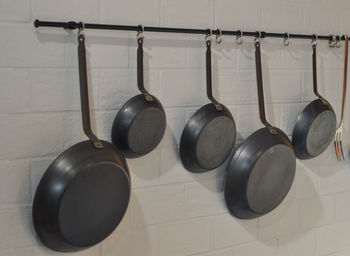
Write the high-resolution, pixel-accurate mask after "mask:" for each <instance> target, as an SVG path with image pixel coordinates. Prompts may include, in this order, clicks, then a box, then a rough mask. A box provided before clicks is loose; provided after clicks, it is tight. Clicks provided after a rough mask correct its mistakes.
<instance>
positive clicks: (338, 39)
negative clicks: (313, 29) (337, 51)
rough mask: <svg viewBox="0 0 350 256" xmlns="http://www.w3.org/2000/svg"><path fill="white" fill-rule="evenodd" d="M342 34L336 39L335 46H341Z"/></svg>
mask: <svg viewBox="0 0 350 256" xmlns="http://www.w3.org/2000/svg"><path fill="white" fill-rule="evenodd" d="M340 40H341V36H336V40H335V47H337V48H340V47H341V43H340Z"/></svg>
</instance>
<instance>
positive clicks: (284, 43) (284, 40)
mask: <svg viewBox="0 0 350 256" xmlns="http://www.w3.org/2000/svg"><path fill="white" fill-rule="evenodd" d="M283 45H284V46H289V33H285V34H284V39H283Z"/></svg>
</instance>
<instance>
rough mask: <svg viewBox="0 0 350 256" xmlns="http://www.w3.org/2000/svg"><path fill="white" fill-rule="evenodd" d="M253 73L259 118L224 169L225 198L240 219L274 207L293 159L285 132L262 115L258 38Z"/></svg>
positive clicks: (287, 185)
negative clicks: (257, 126)
mask: <svg viewBox="0 0 350 256" xmlns="http://www.w3.org/2000/svg"><path fill="white" fill-rule="evenodd" d="M255 61H256V77H257V89H258V99H259V113H260V119H261V122H262V123H263V124H264V125H265V127H264V128H261V129H259V130H257V131H256V132H254V133H253V134H252V135H250V136H249V137H248V138H247V139H246V140H245V141H244V142H243V143H242V144H241V145H240V146H239V147H238V148H237V150H236V151H235V153H234V155H233V157H232V159H231V162H230V164H229V166H228V169H227V177H226V181H225V189H224V190H225V201H226V205H227V207H228V209H229V211H230V212H231V214H232V215H234V216H236V217H238V218H241V219H251V218H256V217H259V216H262V215H264V214H266V213H269V212H271V211H272V210H273V209H275V208H276V207H277V206H278V205H279V204H280V203H281V202H282V200H283V199H284V198H285V196H286V195H287V193H288V191H289V189H290V187H291V186H292V183H293V180H294V175H295V167H296V159H295V154H294V150H293V147H292V144H291V142H290V141H289V139H288V137H287V135H286V134H285V133H284V132H283V131H281V130H280V129H278V128H276V127H272V126H271V125H270V124H269V123H268V122H267V121H266V117H265V106H264V92H263V81H262V68H261V53H260V42H258V41H256V42H255Z"/></svg>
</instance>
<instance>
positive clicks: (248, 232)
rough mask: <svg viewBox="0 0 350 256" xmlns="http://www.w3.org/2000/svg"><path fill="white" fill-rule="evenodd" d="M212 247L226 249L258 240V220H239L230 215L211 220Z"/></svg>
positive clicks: (217, 216) (215, 217) (214, 217)
mask: <svg viewBox="0 0 350 256" xmlns="http://www.w3.org/2000/svg"><path fill="white" fill-rule="evenodd" d="M210 235H211V247H212V248H224V247H228V246H234V245H238V244H242V243H247V242H253V241H254V240H255V239H256V238H257V220H256V219H252V220H239V219H235V218H234V217H232V216H231V215H230V214H228V213H227V214H221V215H216V216H213V217H212V218H211V232H210Z"/></svg>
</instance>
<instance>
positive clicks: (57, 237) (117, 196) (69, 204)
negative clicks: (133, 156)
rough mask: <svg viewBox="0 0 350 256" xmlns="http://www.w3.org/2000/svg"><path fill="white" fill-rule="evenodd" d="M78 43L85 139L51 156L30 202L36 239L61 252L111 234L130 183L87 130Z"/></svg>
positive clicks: (118, 160) (112, 154)
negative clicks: (50, 160) (52, 159)
mask: <svg viewBox="0 0 350 256" xmlns="http://www.w3.org/2000/svg"><path fill="white" fill-rule="evenodd" d="M78 42H79V45H78V56H79V78H80V97H81V110H82V120H83V129H84V132H85V134H86V136H87V137H88V138H89V140H86V141H82V142H79V143H77V144H75V145H73V146H72V147H70V148H69V149H67V150H66V151H64V152H63V153H62V154H61V155H59V156H58V157H57V158H56V160H55V161H54V162H53V163H52V164H51V165H50V166H49V168H48V169H47V170H46V172H45V173H44V175H43V177H42V178H41V180H40V183H39V185H38V188H37V190H36V192H35V197H34V202H33V223H34V228H35V231H36V233H37V235H38V237H39V238H40V240H41V241H42V242H43V243H44V244H45V245H46V246H48V247H49V248H51V249H53V250H56V251H61V252H73V251H79V250H82V249H85V248H87V247H90V246H93V245H95V244H97V243H99V242H101V241H102V240H103V239H105V238H106V237H107V236H108V235H109V234H110V233H112V231H113V230H114V229H115V228H116V227H117V226H118V224H119V223H120V221H121V220H122V218H123V216H124V214H125V212H126V209H127V207H128V203H129V198H130V187H131V185H130V177H129V171H128V167H127V164H126V162H125V159H124V158H123V157H122V156H120V154H119V153H118V151H117V149H116V148H115V147H114V146H113V145H112V144H111V143H109V142H107V141H100V140H99V139H98V138H97V137H96V136H95V135H94V133H93V132H92V130H91V125H90V113H89V98H88V85H87V74H86V55H85V37H84V35H83V34H80V35H79V36H78Z"/></svg>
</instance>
